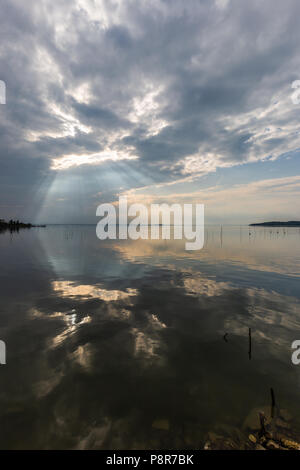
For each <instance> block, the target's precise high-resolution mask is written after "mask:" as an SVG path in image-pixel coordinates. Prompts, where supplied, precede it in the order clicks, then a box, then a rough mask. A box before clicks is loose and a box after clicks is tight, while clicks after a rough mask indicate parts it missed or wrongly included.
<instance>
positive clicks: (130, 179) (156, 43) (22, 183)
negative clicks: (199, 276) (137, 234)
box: [0, 0, 300, 222]
mask: <svg viewBox="0 0 300 470" xmlns="http://www.w3.org/2000/svg"><path fill="white" fill-rule="evenodd" d="M299 14H300V4H299V2H298V1H297V0H287V1H286V2H284V3H283V2H281V1H279V0H265V1H264V2H261V1H259V0H253V1H252V2H246V1H241V0H215V1H211V0H202V1H199V0H191V1H189V2H184V1H182V0H172V1H168V0H151V1H146V0H122V1H121V0H97V1H93V0H74V1H73V2H69V1H66V0H62V1H60V2H53V1H50V0H40V1H39V2H35V3H31V4H26V3H24V2H22V1H21V0H3V2H2V6H1V16H0V28H1V45H0V79H1V80H3V81H4V82H5V83H6V89H7V97H6V105H2V104H1V105H0V106H1V107H0V139H1V146H0V183H1V190H0V200H1V203H0V212H1V213H0V216H7V217H10V216H14V215H15V214H19V213H21V214H22V213H26V214H28V215H29V214H30V215H32V214H36V215H37V216H38V217H40V216H42V217H43V218H44V220H45V221H48V220H49V219H50V221H53V222H55V221H56V216H55V210H56V213H57V214H59V215H57V220H58V219H59V220H60V221H62V220H63V219H64V217H65V214H68V217H69V220H68V221H75V219H76V218H74V217H73V213H72V211H71V212H70V205H71V204H72V203H73V205H74V197H75V194H76V197H80V201H81V202H80V207H81V208H82V213H81V216H80V214H77V215H78V218H77V219H76V221H83V222H84V221H94V219H93V217H94V216H95V204H96V200H95V196H96V195H97V194H99V192H101V193H102V197H103V199H105V200H108V199H114V198H115V197H116V196H117V194H118V193H119V192H122V191H128V190H132V189H136V188H139V187H144V186H149V185H150V186H151V185H152V186H153V187H155V185H163V186H164V187H168V186H169V185H172V184H174V183H176V182H177V181H185V184H186V192H188V191H189V186H188V184H189V181H195V180H196V179H199V185H201V181H202V180H201V178H202V177H203V176H204V175H210V174H212V173H215V172H217V171H219V170H221V171H222V169H223V170H225V169H230V168H233V167H235V166H237V165H241V164H248V163H251V162H252V163H253V162H257V161H269V162H270V166H271V165H272V161H274V160H276V159H278V158H279V157H280V156H282V155H287V154H288V152H292V151H295V150H297V149H299V148H300V134H299V124H298V123H299V112H300V105H298V106H297V105H295V104H294V103H293V102H292V99H291V96H292V93H293V91H294V90H293V89H292V83H293V82H294V81H295V80H297V79H299V78H300V55H299V52H298V48H299V43H300V30H299V27H298V17H299ZM259 178H260V175H257V179H259ZM78 187H80V188H81V193H80V195H78ZM156 187H157V186H156ZM76 197H75V199H76ZM59 201H60V202H59ZM62 201H64V202H63V204H61V202H62ZM71 201H72V202H71ZM57 202H59V204H60V209H59V208H58V207H57V206H56V203H57ZM97 202H98V203H99V202H101V201H100V200H99V198H98V200H97ZM75 205H76V209H77V208H78V204H75ZM54 208H55V210H54ZM70 217H71V218H70ZM80 217H81V218H80Z"/></svg>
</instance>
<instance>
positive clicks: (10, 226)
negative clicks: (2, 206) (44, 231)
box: [0, 219, 46, 231]
mask: <svg viewBox="0 0 300 470" xmlns="http://www.w3.org/2000/svg"><path fill="white" fill-rule="evenodd" d="M34 227H46V225H33V224H26V223H24V222H20V221H19V220H10V221H9V222H6V221H5V220H3V219H0V230H12V231H13V230H20V229H21V228H34Z"/></svg>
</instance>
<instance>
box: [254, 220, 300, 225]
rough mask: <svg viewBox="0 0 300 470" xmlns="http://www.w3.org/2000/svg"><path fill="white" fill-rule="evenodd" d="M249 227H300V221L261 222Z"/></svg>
mask: <svg viewBox="0 0 300 470" xmlns="http://www.w3.org/2000/svg"><path fill="white" fill-rule="evenodd" d="M249 227H300V221H297V220H290V221H289V222H261V223H256V224H249Z"/></svg>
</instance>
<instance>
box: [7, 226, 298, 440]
mask: <svg viewBox="0 0 300 470" xmlns="http://www.w3.org/2000/svg"><path fill="white" fill-rule="evenodd" d="M299 247H300V231H299V229H291V228H287V229H282V228H280V229H264V228H256V229H251V230H250V231H249V229H248V228H247V227H223V230H222V232H221V231H220V227H207V228H206V240H205V247H204V249H203V250H201V251H197V252H186V251H185V249H184V242H181V241H105V242H103V241H100V240H98V239H97V238H96V234H95V227H92V226H49V227H47V228H40V229H31V230H23V231H20V232H19V233H15V234H10V233H9V232H5V233H2V234H0V256H1V258H0V259H1V270H0V289H1V297H0V302H1V303H0V339H2V340H4V341H5V342H6V347H7V364H6V365H2V366H0V381H1V382H0V384H1V385H0V387H1V388H0V422H1V426H0V448H13V449H15V448H38V449H52V448H55V449H58V448H88V449H93V448H105V449H124V448H125V449H160V448H194V449H197V448H201V447H203V444H204V442H205V437H206V435H207V433H208V432H209V431H214V432H221V433H223V434H224V433H227V434H228V435H230V433H234V432H235V430H236V429H242V428H243V423H244V421H245V418H246V417H247V415H248V414H249V412H250V411H251V410H252V409H253V408H255V407H257V406H263V405H268V404H269V402H270V387H273V389H274V390H275V394H276V399H277V401H278V402H279V404H280V407H282V408H286V409H288V410H289V411H290V412H291V413H292V415H293V419H294V426H295V427H299V426H300V401H299V396H300V366H298V367H297V366H294V365H292V364H291V343H292V342H293V341H294V340H295V339H300V309H299V299H300V289H299V280H300V250H299ZM249 328H251V329H252V355H251V359H250V358H249V344H248V332H249ZM226 333H227V334H228V335H227V336H226V337H225V339H227V342H226V341H225V340H224V335H225V334H226Z"/></svg>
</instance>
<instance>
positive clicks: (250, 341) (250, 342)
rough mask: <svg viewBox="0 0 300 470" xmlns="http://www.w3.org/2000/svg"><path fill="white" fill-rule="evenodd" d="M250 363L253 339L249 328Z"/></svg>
mask: <svg viewBox="0 0 300 470" xmlns="http://www.w3.org/2000/svg"><path fill="white" fill-rule="evenodd" d="M248 356H249V361H251V357H252V338H251V328H249V350H248Z"/></svg>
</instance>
